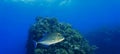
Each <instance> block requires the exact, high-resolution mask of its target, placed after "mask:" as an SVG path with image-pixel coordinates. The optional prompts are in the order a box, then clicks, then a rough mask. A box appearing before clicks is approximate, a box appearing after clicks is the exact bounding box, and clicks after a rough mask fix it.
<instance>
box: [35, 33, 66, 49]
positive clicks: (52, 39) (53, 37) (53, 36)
mask: <svg viewBox="0 0 120 54" xmlns="http://www.w3.org/2000/svg"><path fill="white" fill-rule="evenodd" d="M64 39H65V38H64V37H63V36H62V34H60V33H50V34H48V35H46V36H45V37H43V38H42V39H40V40H39V41H37V42H36V41H34V43H35V45H34V46H35V47H37V45H38V44H42V45H45V46H50V45H52V44H56V43H59V42H62V41H63V40H64Z"/></svg>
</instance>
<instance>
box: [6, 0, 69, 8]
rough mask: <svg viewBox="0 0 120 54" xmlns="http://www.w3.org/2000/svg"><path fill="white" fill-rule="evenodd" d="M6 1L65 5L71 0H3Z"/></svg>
mask: <svg viewBox="0 0 120 54" xmlns="http://www.w3.org/2000/svg"><path fill="white" fill-rule="evenodd" d="M5 1H7V2H18V3H24V4H30V5H39V6H47V7H49V6H54V5H55V6H67V5H69V4H70V3H71V0H5Z"/></svg>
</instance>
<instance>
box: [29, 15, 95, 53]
mask: <svg viewBox="0 0 120 54" xmlns="http://www.w3.org/2000/svg"><path fill="white" fill-rule="evenodd" d="M54 32H58V33H60V34H62V36H64V38H65V39H64V40H63V41H61V42H59V43H56V44H52V45H50V46H47V47H44V46H43V45H41V44H38V45H37V46H36V47H34V43H33V40H35V41H39V39H42V38H43V37H44V35H43V34H46V33H47V34H48V33H54ZM94 50H95V49H94V48H93V47H92V46H90V45H89V43H88V42H87V40H85V39H84V38H83V37H82V36H81V34H80V33H79V32H78V31H76V30H75V29H73V28H72V26H71V25H70V24H66V23H60V22H58V21H57V18H49V17H45V18H43V17H36V22H35V23H34V24H33V25H32V26H31V27H30V30H29V37H28V44H27V54H93V52H94Z"/></svg>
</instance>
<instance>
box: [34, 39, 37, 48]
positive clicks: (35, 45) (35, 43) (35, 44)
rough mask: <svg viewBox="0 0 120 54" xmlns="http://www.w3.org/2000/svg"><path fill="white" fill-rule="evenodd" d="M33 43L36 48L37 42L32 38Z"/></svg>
mask: <svg viewBox="0 0 120 54" xmlns="http://www.w3.org/2000/svg"><path fill="white" fill-rule="evenodd" d="M33 44H34V47H35V48H36V47H37V44H38V43H37V42H36V41H34V40H33Z"/></svg>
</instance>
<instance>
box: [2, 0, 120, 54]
mask: <svg viewBox="0 0 120 54" xmlns="http://www.w3.org/2000/svg"><path fill="white" fill-rule="evenodd" d="M36 16H42V17H46V16H48V17H57V18H58V20H59V21H60V22H67V23H70V24H72V26H73V28H75V29H77V30H79V31H80V32H81V33H82V34H83V36H84V37H86V39H88V40H89V41H90V43H91V44H95V45H98V47H99V49H98V51H97V53H96V54H120V52H119V49H120V43H119V41H120V40H119V38H120V35H119V32H118V33H117V34H118V35H116V33H114V34H112V36H111V38H112V40H111V41H108V42H105V41H103V39H104V37H105V38H106V36H105V35H104V34H101V35H96V36H92V37H90V36H91V35H88V33H89V32H94V31H96V30H97V29H98V30H99V29H101V28H103V27H106V28H110V29H111V28H112V29H111V30H114V28H116V27H118V26H120V1H119V0H48V1H47V0H44V1H43V0H40V1H38V0H31V1H30V0H25V1H24V0H23V1H22V0H0V54H25V52H26V51H25V50H26V49H25V44H26V40H27V37H28V29H29V27H30V26H31V25H32V24H33V23H34V21H35V20H34V19H35V17H36ZM103 33H104V32H103ZM93 34H94V33H93ZM99 37H100V38H99ZM107 37H108V36H107ZM96 39H97V40H98V41H99V42H97V41H96ZM108 40H109V39H108ZM107 46H109V47H107ZM109 49H113V50H109Z"/></svg>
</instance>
